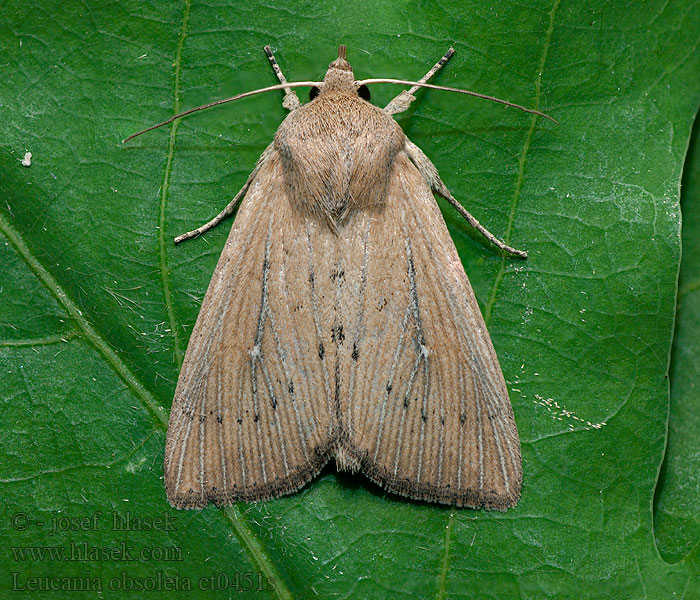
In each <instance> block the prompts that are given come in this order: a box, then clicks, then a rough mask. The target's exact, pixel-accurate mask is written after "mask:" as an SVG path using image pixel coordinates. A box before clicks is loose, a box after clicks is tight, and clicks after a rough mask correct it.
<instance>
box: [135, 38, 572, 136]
mask: <svg viewBox="0 0 700 600" xmlns="http://www.w3.org/2000/svg"><path fill="white" fill-rule="evenodd" d="M341 54H342V46H341V49H339V50H338V55H339V56H340V55H341ZM355 83H356V84H357V86H358V87H359V86H361V85H367V84H370V83H394V84H398V85H411V86H413V87H424V88H430V89H432V90H442V91H445V92H457V93H459V94H467V95H468V96H476V97H477V98H482V99H484V100H491V101H492V102H499V103H500V104H505V105H506V106H512V107H513V108H518V109H520V110H523V111H525V112H526V113H530V114H533V115H539V116H540V117H544V118H545V119H549V120H550V121H553V122H554V123H556V124H557V125H559V121H557V120H556V119H553V118H552V117H550V116H549V115H546V114H544V113H543V112H540V111H538V110H534V109H532V108H525V107H524V106H521V105H520V104H515V103H513V102H508V101H507V100H501V99H500V98H496V97H495V96H487V95H486V94H480V93H478V92H472V91H470V90H461V89H459V88H453V87H445V86H442V85H433V84H432V83H424V82H422V81H409V80H407V79H363V80H361V81H356V82H355ZM322 85H323V82H322V81H292V82H289V81H285V82H284V83H281V84H279V85H271V86H268V87H264V88H260V89H257V90H253V91H251V92H243V93H242V94H237V95H235V96H231V97H230V98H224V99H223V100H215V101H214V102H209V104H203V105H202V106H197V107H195V108H190V109H189V110H186V111H184V112H181V113H179V114H177V115H175V116H174V117H170V118H169V119H167V120H165V121H163V122H162V123H158V124H157V125H151V127H147V128H146V129H142V130H141V131H137V132H136V133H132V134H131V135H130V136H129V137H128V138H125V139H124V140H123V141H122V143H123V144H125V143H126V142H128V141H129V140H133V139H134V138H135V137H136V136H137V135H141V134H142V133H146V132H147V131H152V130H154V129H158V127H162V126H163V125H167V124H168V123H172V122H173V121H174V120H175V119H179V118H180V117H184V116H186V115H191V114H192V113H194V112H198V111H200V110H206V109H208V108H212V107H214V106H219V104H226V103H227V102H233V101H234V100H240V99H241V98H247V97H248V96H254V95H255V94H262V93H264V92H272V91H274V90H286V89H289V88H295V87H320V86H322Z"/></svg>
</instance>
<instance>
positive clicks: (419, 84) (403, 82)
mask: <svg viewBox="0 0 700 600" xmlns="http://www.w3.org/2000/svg"><path fill="white" fill-rule="evenodd" d="M356 83H357V85H358V86H360V85H367V84H369V83H396V84H399V85H412V86H414V87H424V88H430V89H432V90H442V91H444V92H458V93H460V94H467V95H468V96H476V97H477V98H483V99H484V100H491V101H492V102H499V103H501V104H505V105H506V106H512V107H513V108H519V109H520V110H524V111H525V112H526V113H530V114H533V115H539V116H540V117H544V118H545V119H549V120H550V121H554V123H556V124H557V125H559V121H557V120H556V119H553V118H552V117H550V116H549V115H546V114H544V113H543V112H540V111H538V110H534V109H532V108H525V107H524V106H520V104H514V103H513V102H508V100H501V99H500V98H496V97H495V96H487V95H486V94H480V93H479V92H472V91H470V90H460V89H459V88H453V87H445V86H443V85H433V84H432V83H423V82H421V81H408V80H407V79H363V80H362V81H357V82H356Z"/></svg>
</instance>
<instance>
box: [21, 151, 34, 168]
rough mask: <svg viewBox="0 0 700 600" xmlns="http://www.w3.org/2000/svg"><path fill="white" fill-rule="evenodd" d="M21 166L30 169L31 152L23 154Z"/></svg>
mask: <svg viewBox="0 0 700 600" xmlns="http://www.w3.org/2000/svg"><path fill="white" fill-rule="evenodd" d="M22 166H23V167H31V166H32V153H31V152H25V153H24V158H23V159H22Z"/></svg>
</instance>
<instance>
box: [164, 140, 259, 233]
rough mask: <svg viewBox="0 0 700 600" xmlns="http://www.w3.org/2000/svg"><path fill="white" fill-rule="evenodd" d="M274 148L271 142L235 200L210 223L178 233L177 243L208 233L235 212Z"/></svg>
mask: <svg viewBox="0 0 700 600" xmlns="http://www.w3.org/2000/svg"><path fill="white" fill-rule="evenodd" d="M272 152H273V148H272V144H270V145H269V146H268V147H267V148H265V150H264V151H263V153H262V154H261V155H260V158H258V162H257V163H256V164H255V168H254V169H253V172H252V173H251V174H250V175H248V179H247V180H246V182H245V184H244V185H243V187H242V188H241V190H240V191H239V192H238V193H237V194H236V195H235V196H234V198H233V200H231V202H229V203H228V204H227V205H226V208H224V210H222V211H221V212H220V213H219V214H218V215H216V216H215V217H214V218H213V219H212V220H211V221H209V222H208V223H205V224H204V225H202V226H201V227H197V229H193V230H192V231H188V232H187V233H183V234H182V235H178V236H177V237H176V238H175V240H174V241H175V243H176V244H179V243H180V242H184V241H185V240H189V239H190V238H193V237H197V236H198V235H202V234H203V233H206V232H207V231H209V230H210V229H213V228H214V227H216V226H217V225H218V224H219V223H221V221H223V220H224V219H225V218H226V217H228V216H229V215H231V214H233V211H234V210H236V206H238V204H239V203H240V202H241V200H242V199H243V198H244V197H245V195H246V192H247V191H248V188H249V187H250V184H251V183H253V179H255V176H256V175H257V174H258V171H259V170H260V167H261V166H262V164H263V163H264V162H265V161H266V160H267V159H268V158H269V157H270V154H272Z"/></svg>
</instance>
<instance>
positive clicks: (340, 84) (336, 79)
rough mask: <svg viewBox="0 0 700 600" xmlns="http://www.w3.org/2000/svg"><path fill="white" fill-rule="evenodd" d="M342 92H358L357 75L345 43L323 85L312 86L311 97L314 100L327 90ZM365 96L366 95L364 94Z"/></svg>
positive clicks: (329, 66) (330, 66)
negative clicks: (348, 58)
mask: <svg viewBox="0 0 700 600" xmlns="http://www.w3.org/2000/svg"><path fill="white" fill-rule="evenodd" d="M329 91H333V92H336V93H338V92H340V93H345V94H352V95H354V94H358V86H357V84H356V83H355V75H354V74H353V72H352V67H351V66H350V63H349V62H348V61H347V47H346V46H345V45H344V44H343V45H341V46H340V47H339V48H338V58H336V59H335V60H334V61H333V62H332V63H331V64H330V65H328V71H327V72H326V76H325V77H324V78H323V85H322V86H320V88H312V90H311V93H310V98H311V99H312V100H313V99H314V98H315V97H316V96H318V95H319V94H323V93H325V92H329ZM362 97H363V98H364V97H365V96H364V95H362Z"/></svg>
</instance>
